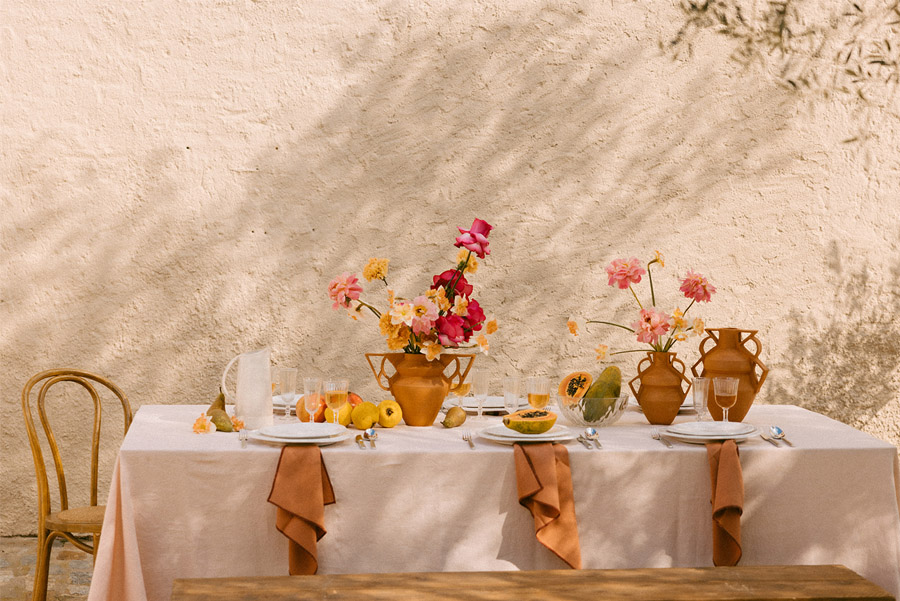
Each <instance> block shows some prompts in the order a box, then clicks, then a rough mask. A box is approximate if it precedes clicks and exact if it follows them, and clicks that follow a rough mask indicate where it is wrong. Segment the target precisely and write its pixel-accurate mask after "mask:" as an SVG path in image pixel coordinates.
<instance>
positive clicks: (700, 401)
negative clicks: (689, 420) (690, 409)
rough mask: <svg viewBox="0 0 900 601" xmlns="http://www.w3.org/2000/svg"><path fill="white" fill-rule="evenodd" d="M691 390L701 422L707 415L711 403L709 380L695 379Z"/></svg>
mask: <svg viewBox="0 0 900 601" xmlns="http://www.w3.org/2000/svg"><path fill="white" fill-rule="evenodd" d="M691 390H692V391H693V393H694V411H696V412H697V421H698V422H699V421H702V420H703V418H704V416H705V415H706V404H707V403H708V402H709V378H694V380H693V382H692V383H691Z"/></svg>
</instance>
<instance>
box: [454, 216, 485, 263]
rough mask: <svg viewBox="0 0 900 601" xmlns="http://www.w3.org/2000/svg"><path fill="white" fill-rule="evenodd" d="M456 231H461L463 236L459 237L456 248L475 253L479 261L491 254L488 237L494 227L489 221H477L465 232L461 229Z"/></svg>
mask: <svg viewBox="0 0 900 601" xmlns="http://www.w3.org/2000/svg"><path fill="white" fill-rule="evenodd" d="M456 229H458V230H459V233H460V234H461V235H460V236H457V238H456V243H455V244H454V246H457V247H463V248H465V249H466V250H469V251H471V252H473V253H475V254H476V255H477V256H478V258H479V259H483V258H484V257H485V255H489V254H491V251H489V250H488V239H487V237H488V234H489V233H490V232H491V230H492V229H494V227H493V226H492V225H490V224H489V223H488V222H487V221H485V220H483V219H476V220H475V221H473V222H472V227H471V228H469V229H468V230H464V229H462V228H461V227H459V228H456Z"/></svg>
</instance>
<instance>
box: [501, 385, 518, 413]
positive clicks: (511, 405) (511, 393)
mask: <svg viewBox="0 0 900 601" xmlns="http://www.w3.org/2000/svg"><path fill="white" fill-rule="evenodd" d="M519 386H520V382H519V376H508V377H506V378H503V408H504V409H506V412H507V413H515V412H516V410H517V409H518V408H519Z"/></svg>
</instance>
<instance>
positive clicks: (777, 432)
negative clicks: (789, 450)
mask: <svg viewBox="0 0 900 601" xmlns="http://www.w3.org/2000/svg"><path fill="white" fill-rule="evenodd" d="M769 432H771V433H772V438H777V439H778V440H783V441H784V443H785V444H786V445H787V446H789V447H792V446H794V443H792V442H791V441H790V440H788V439H787V438H785V436H784V430H782V429H781V428H779V427H778V426H772V427H771V428H769Z"/></svg>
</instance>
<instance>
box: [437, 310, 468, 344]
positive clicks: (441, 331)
mask: <svg viewBox="0 0 900 601" xmlns="http://www.w3.org/2000/svg"><path fill="white" fill-rule="evenodd" d="M463 325H464V321H463V318H462V317H460V316H459V315H442V316H441V317H438V318H437V321H435V322H434V329H435V330H437V333H438V340H439V341H440V342H441V345H442V346H448V347H455V346H458V345H459V343H460V342H463V341H464V340H465V339H466V333H465V331H464V330H463Z"/></svg>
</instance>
